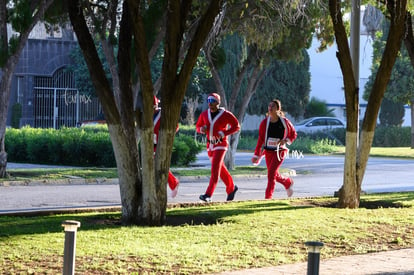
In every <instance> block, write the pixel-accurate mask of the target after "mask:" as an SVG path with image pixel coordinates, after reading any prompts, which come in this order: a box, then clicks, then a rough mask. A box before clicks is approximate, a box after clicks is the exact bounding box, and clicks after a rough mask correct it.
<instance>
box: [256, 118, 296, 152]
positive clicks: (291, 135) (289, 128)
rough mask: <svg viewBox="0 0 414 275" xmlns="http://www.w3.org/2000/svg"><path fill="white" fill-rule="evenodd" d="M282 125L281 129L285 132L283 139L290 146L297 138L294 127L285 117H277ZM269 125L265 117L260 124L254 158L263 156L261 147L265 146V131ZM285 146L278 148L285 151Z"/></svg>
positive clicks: (268, 119)
mask: <svg viewBox="0 0 414 275" xmlns="http://www.w3.org/2000/svg"><path fill="white" fill-rule="evenodd" d="M279 118H280V119H281V120H280V121H281V122H282V124H283V127H284V128H285V131H284V133H283V138H282V139H284V140H286V143H287V144H288V145H290V144H292V142H293V141H295V139H296V137H297V133H296V130H295V127H294V126H293V124H292V122H290V121H289V119H287V118H285V117H279ZM269 123H270V116H268V117H266V118H265V119H263V120H262V122H260V126H259V138H258V139H257V144H256V149H255V150H254V156H255V157H258V158H260V157H261V156H262V155H263V145H264V144H265V142H266V140H267V132H268V131H267V130H268V129H269ZM286 149H287V147H286V145H282V146H280V150H286Z"/></svg>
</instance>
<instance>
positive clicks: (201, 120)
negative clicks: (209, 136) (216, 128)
mask: <svg viewBox="0 0 414 275" xmlns="http://www.w3.org/2000/svg"><path fill="white" fill-rule="evenodd" d="M196 131H197V133H200V134H206V133H207V122H206V119H205V114H204V112H203V113H201V114H200V116H199V117H198V120H197V123H196Z"/></svg>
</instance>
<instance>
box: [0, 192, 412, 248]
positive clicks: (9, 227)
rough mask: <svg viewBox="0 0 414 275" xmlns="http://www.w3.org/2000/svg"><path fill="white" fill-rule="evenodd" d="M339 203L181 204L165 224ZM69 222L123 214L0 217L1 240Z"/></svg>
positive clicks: (374, 199) (400, 196) (104, 222)
mask: <svg viewBox="0 0 414 275" xmlns="http://www.w3.org/2000/svg"><path fill="white" fill-rule="evenodd" d="M337 201H338V199H337V198H322V199H321V198H317V199H294V200H270V201H249V202H231V203H210V204H200V203H194V204H177V205H174V206H171V207H169V209H168V211H167V216H166V222H165V225H166V226H183V225H190V226H197V225H214V224H221V223H224V222H231V221H224V218H228V217H231V216H238V215H248V214H253V213H259V212H263V211H281V210H283V211H286V210H294V209H298V208H311V207H329V208H335V207H336V204H337ZM413 206H414V193H413V192H409V193H390V194H374V195H365V196H363V197H361V203H360V208H366V209H377V208H402V207H407V208H412V207H413ZM65 220H76V221H79V222H81V228H82V229H81V230H97V229H106V228H117V227H120V226H122V225H121V213H120V212H99V213H97V212H93V213H82V214H60V215H48V216H33V217H24V216H18V217H11V216H3V217H0V241H1V239H3V238H7V237H11V236H18V235H30V234H44V233H57V232H63V227H62V222H63V221H65Z"/></svg>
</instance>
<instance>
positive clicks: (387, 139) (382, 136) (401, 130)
mask: <svg viewBox="0 0 414 275" xmlns="http://www.w3.org/2000/svg"><path fill="white" fill-rule="evenodd" d="M372 146H376V147H410V146H411V127H398V126H389V127H377V128H376V129H375V135H374V141H373V145H372Z"/></svg>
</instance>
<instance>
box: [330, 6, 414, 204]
mask: <svg viewBox="0 0 414 275" xmlns="http://www.w3.org/2000/svg"><path fill="white" fill-rule="evenodd" d="M406 4H407V2H406V0H396V1H388V2H387V9H388V11H389V13H390V16H391V18H390V21H391V26H390V32H389V36H388V38H387V44H386V47H385V50H384V54H383V58H382V60H381V65H380V67H379V69H378V72H377V75H376V78H375V82H374V85H373V88H372V91H371V94H370V97H369V99H368V104H367V109H366V112H365V116H364V121H363V125H362V131H361V135H360V143H359V144H358V112H359V109H358V93H359V91H358V90H359V89H358V87H357V86H356V81H355V79H354V73H353V67H352V60H351V56H350V51H349V45H348V39H347V35H346V32H345V27H344V24H343V21H342V14H341V3H340V2H339V1H336V0H330V1H329V10H330V14H331V18H332V22H333V25H334V30H335V38H336V43H337V46H338V52H337V58H338V60H339V64H340V67H341V70H342V74H343V77H344V87H345V100H346V107H347V133H346V152H345V167H344V169H345V170H344V183H343V186H342V187H341V189H340V191H339V202H338V205H339V207H347V208H357V207H359V202H360V193H361V184H362V180H363V177H364V174H365V169H366V165H367V162H368V157H369V151H370V149H371V146H372V141H373V137H374V130H375V127H376V121H377V117H378V112H379V108H380V106H381V101H382V99H383V97H384V93H385V90H386V86H387V83H388V81H389V79H390V76H391V70H392V67H393V65H394V63H395V59H396V57H397V54H398V51H399V49H400V47H401V43H402V38H403V33H404V31H405V28H404V24H405V12H406ZM358 62H359V61H358Z"/></svg>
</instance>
